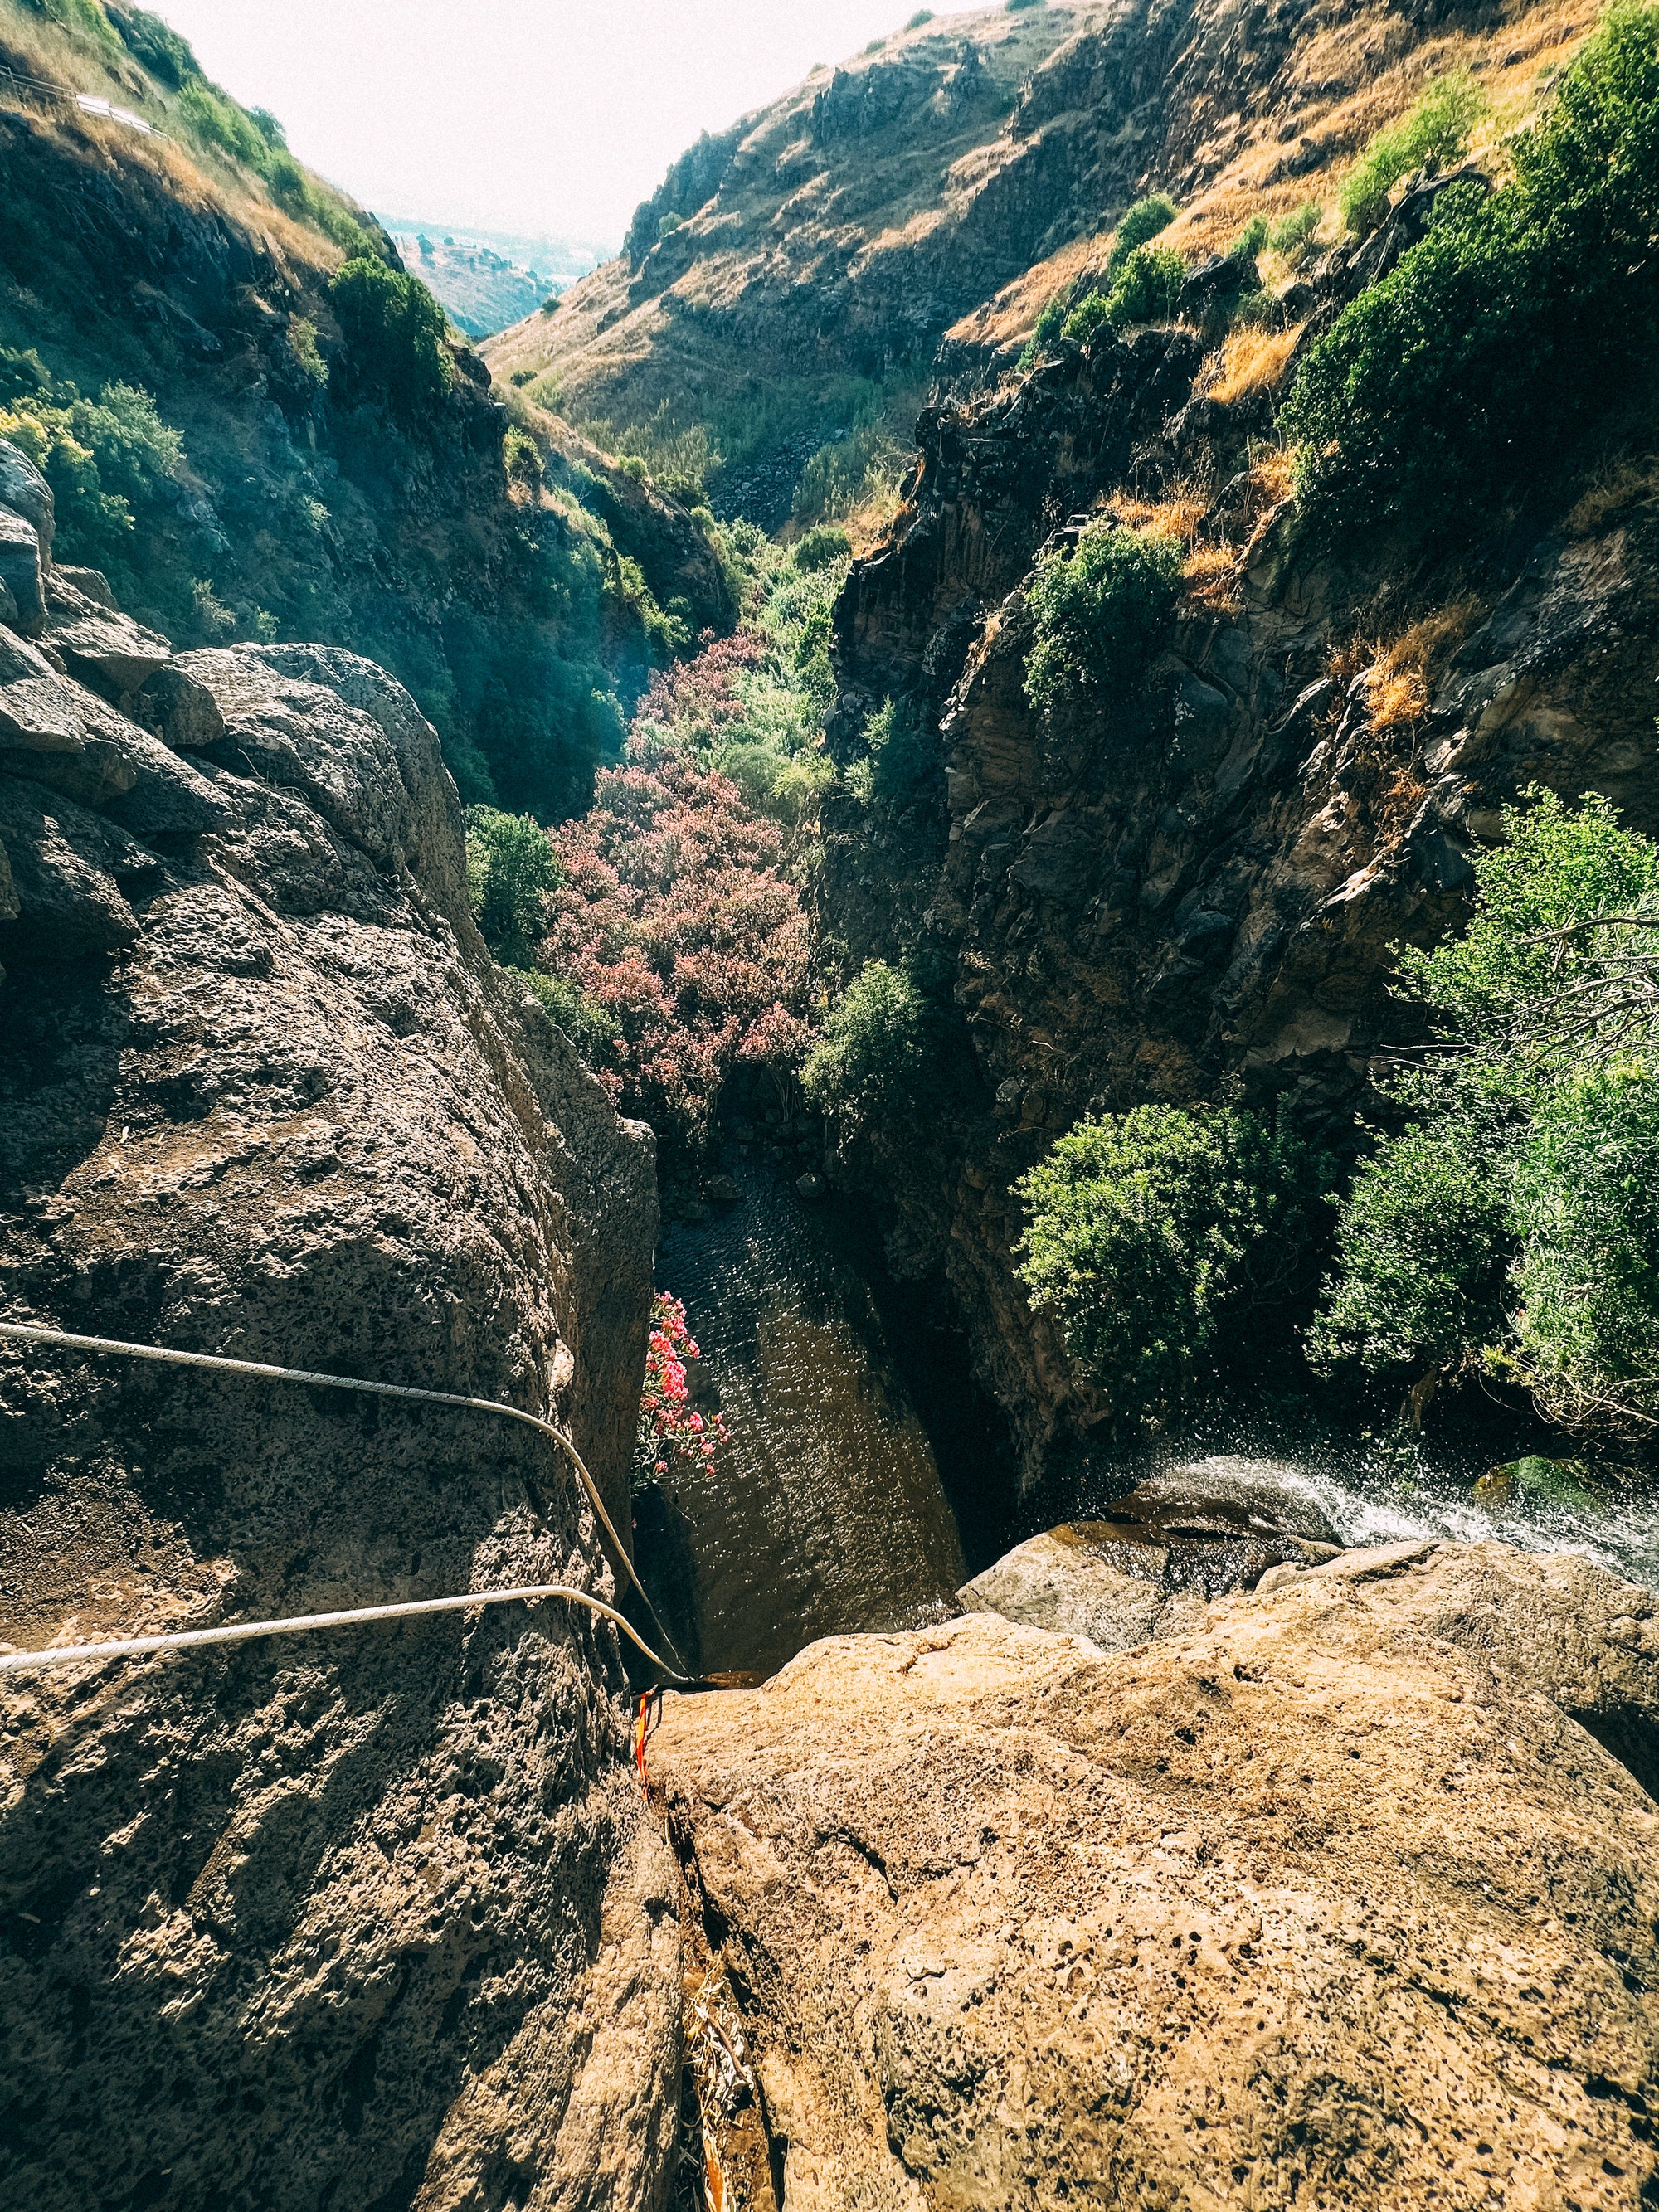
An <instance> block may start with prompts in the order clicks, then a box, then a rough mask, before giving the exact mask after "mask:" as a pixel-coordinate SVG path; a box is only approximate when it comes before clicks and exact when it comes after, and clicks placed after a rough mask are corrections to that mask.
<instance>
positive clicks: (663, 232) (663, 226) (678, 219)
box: [657, 208, 685, 238]
mask: <svg viewBox="0 0 1659 2212" xmlns="http://www.w3.org/2000/svg"><path fill="white" fill-rule="evenodd" d="M684 221H685V217H684V216H682V215H676V214H675V212H674V210H673V209H672V208H670V209H669V210H668V212H667V214H666V215H665V216H663V218H662V220H661V222H659V223H658V225H657V235H658V237H659V238H667V237H669V236H671V234H672V233H673V232H675V231H677V230H678V228H680V225H681V224H682V223H683V222H684Z"/></svg>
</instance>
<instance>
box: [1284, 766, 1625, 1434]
mask: <svg viewBox="0 0 1659 2212" xmlns="http://www.w3.org/2000/svg"><path fill="white" fill-rule="evenodd" d="M1504 827H1505V831H1506V835H1507V842H1506V843H1505V844H1504V846H1503V847H1501V848H1498V849H1496V850H1494V851H1492V852H1487V853H1482V854H1478V855H1477V857H1476V860H1475V864H1474V866H1475V877H1476V892H1475V903H1474V914H1473V915H1472V916H1471V919H1470V922H1469V926H1468V929H1467V931H1466V932H1465V933H1463V934H1462V936H1461V937H1458V938H1455V939H1449V941H1447V942H1446V943H1444V944H1443V945H1437V946H1436V947H1434V949H1433V950H1432V951H1427V952H1424V951H1407V952H1405V953H1403V954H1402V955H1401V975H1402V980H1403V981H1404V982H1405V984H1406V985H1407V988H1408V989H1409V990H1410V991H1411V992H1412V993H1413V995H1415V996H1416V997H1417V998H1418V999H1419V1000H1421V1001H1422V1003H1423V1004H1424V1005H1425V1006H1426V1007H1427V1008H1428V1009H1429V1010H1430V1012H1431V1016H1432V1018H1433V1019H1434V1023H1435V1026H1436V1028H1437V1030H1438V1032H1439V1036H1438V1041H1437V1044H1436V1045H1435V1046H1433V1047H1431V1048H1429V1049H1428V1050H1427V1051H1426V1052H1425V1054H1421V1055H1419V1056H1418V1060H1416V1062H1415V1063H1407V1064H1406V1065H1405V1066H1402V1067H1401V1069H1400V1070H1399V1071H1398V1072H1396V1073H1395V1075H1394V1076H1393V1078H1392V1079H1391V1080H1389V1082H1388V1083H1387V1084H1386V1085H1384V1089H1385V1092H1386V1095H1387V1097H1388V1098H1389V1102H1390V1103H1391V1104H1392V1106H1393V1107H1394V1108H1395V1110H1396V1111H1397V1112H1398V1113H1399V1114H1401V1115H1402V1116H1403V1117H1405V1119H1406V1126H1405V1127H1404V1128H1403V1129H1402V1130H1400V1131H1398V1132H1395V1133H1387V1134H1384V1135H1383V1136H1382V1137H1381V1138H1380V1139H1378V1142H1377V1145H1376V1150H1375V1152H1373V1154H1372V1155H1371V1157H1370V1159H1369V1160H1368V1161H1367V1162H1366V1163H1365V1164H1364V1165H1363V1166H1362V1167H1361V1169H1360V1170H1359V1172H1358V1175H1357V1176H1356V1177H1355V1181H1354V1184H1353V1187H1352V1190H1351V1191H1350V1193H1349V1194H1348V1197H1347V1199H1346V1201H1345V1203H1344V1205H1343V1207H1342V1212H1341V1218H1340V1226H1339V1230H1338V1237H1337V1250H1336V1266H1335V1268H1334V1272H1333V1274H1332V1276H1331V1279H1330V1281H1329V1282H1328V1285H1327V1286H1326V1296H1325V1304H1324V1309H1323V1310H1322V1313H1321V1315H1320V1316H1319V1318H1318V1320H1317V1322H1316V1324H1315V1327H1314V1328H1313V1331H1312V1333H1311V1337H1310V1351H1311V1354H1312V1356H1313V1358H1314V1360H1315V1363H1316V1364H1317V1365H1320V1366H1322V1367H1324V1368H1327V1369H1329V1368H1333V1367H1336V1366H1338V1365H1340V1364H1342V1363H1345V1362H1353V1363H1357V1364H1358V1365H1360V1366H1361V1367H1363V1368H1364V1369H1366V1370H1369V1371H1370V1372H1371V1373H1373V1374H1377V1375H1383V1376H1386V1375H1395V1376H1399V1377H1401V1378H1407V1379H1408V1378H1410V1377H1411V1376H1419V1377H1424V1378H1427V1377H1431V1376H1443V1375H1449V1374H1452V1373H1455V1371H1457V1370H1459V1369H1464V1368H1474V1369H1480V1370H1486V1371H1487V1372H1489V1373H1493V1374H1497V1375H1499V1376H1507V1377H1510V1378H1513V1379H1516V1380H1518V1381H1520V1382H1522V1383H1525V1384H1526V1385H1527V1386H1528V1388H1529V1389H1531V1391H1532V1393H1533V1395H1534V1398H1535V1399H1536V1400H1537V1401H1538V1403H1539V1405H1540V1407H1541V1409H1542V1410H1543V1411H1544V1412H1545V1413H1547V1414H1548V1415H1549V1416H1551V1417H1552V1418H1553V1419H1559V1420H1560V1421H1563V1422H1565V1423H1567V1424H1569V1425H1575V1426H1583V1427H1605V1428H1608V1429H1612V1430H1614V1431H1621V1432H1627V1433H1646V1432H1648V1431H1651V1430H1652V1429H1654V1428H1656V1427H1659V847H1656V846H1655V845H1654V844H1653V842H1651V841H1650V839H1648V838H1645V837H1643V836H1638V834H1637V833H1636V832H1635V831H1632V830H1629V829H1625V828H1623V827H1622V826H1621V824H1620V822H1619V819H1618V816H1617V814H1616V812H1615V811H1614V809H1613V807H1612V806H1611V805H1609V804H1608V802H1607V800H1606V799H1600V798H1597V797H1595V796H1594V795H1592V796H1591V797H1589V799H1585V801H1584V802H1583V805H1581V806H1579V807H1578V808H1577V809H1576V810H1575V809H1571V808H1568V807H1566V806H1564V805H1563V804H1562V802H1561V801H1560V799H1558V798H1557V797H1556V796H1555V795H1554V794H1553V793H1548V792H1543V791H1536V790H1534V792H1532V793H1529V794H1528V801H1527V803H1526V804H1525V805H1522V806H1520V807H1512V808H1510V809H1508V810H1506V812H1505V815H1504Z"/></svg>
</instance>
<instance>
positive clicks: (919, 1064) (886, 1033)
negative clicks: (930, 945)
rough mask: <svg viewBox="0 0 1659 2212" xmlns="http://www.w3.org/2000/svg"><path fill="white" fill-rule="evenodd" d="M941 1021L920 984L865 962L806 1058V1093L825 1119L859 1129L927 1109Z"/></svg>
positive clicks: (884, 965) (880, 964) (894, 970)
mask: <svg viewBox="0 0 1659 2212" xmlns="http://www.w3.org/2000/svg"><path fill="white" fill-rule="evenodd" d="M938 1029H939V1017H938V1016H937V1014H936V1013H935V1012H934V1011H933V1008H932V1007H931V1006H929V1004H928V1002H927V999H926V998H925V996H924V995H923V994H922V992H921V989H920V988H919V987H918V986H917V984H916V982H915V980H914V979H913V978H912V977H911V976H910V975H907V974H905V973H904V972H903V970H902V969H897V968H891V967H890V966H889V965H888V963H886V962H885V961H884V960H871V961H867V962H866V964H865V965H864V967H863V968H861V969H860V971H859V973H858V975H856V976H855V977H854V980H853V981H852V982H850V983H849V984H848V987H847V988H846V990H845V991H844V992H843V993H842V996H841V998H840V999H839V1000H837V1002H836V1005H835V1006H832V1007H831V1009H830V1011H829V1018H828V1020H827V1021H826V1022H825V1024H824V1025H823V1036H822V1037H821V1038H820V1039H819V1041H818V1042H817V1044H815V1045H814V1046H813V1048H812V1049H811V1052H810V1053H809V1054H807V1057H806V1064H805V1066H804V1067H803V1068H802V1069H801V1075H800V1079H801V1087H802V1089H803V1090H804V1091H805V1093H806V1096H807V1099H808V1102H809V1103H811V1105H812V1106H814V1107H815V1108H816V1109H817V1111H818V1112H819V1113H821V1114H839V1115H843V1116H844V1117H845V1118H846V1119H847V1120H848V1121H854V1122H877V1121H892V1120H895V1119H902V1118H904V1117H905V1116H907V1115H911V1114H913V1113H915V1111H916V1109H918V1108H919V1107H920V1106H921V1105H922V1103H924V1101H925V1099H926V1097H927V1091H928V1089H929V1082H930V1078H931V1076H932V1074H933V1071H934V1070H935V1068H936V1066H937V1061H938V1048H939V1035H938Z"/></svg>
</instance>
